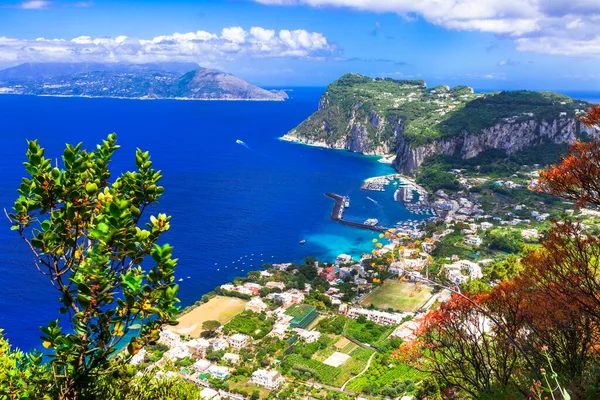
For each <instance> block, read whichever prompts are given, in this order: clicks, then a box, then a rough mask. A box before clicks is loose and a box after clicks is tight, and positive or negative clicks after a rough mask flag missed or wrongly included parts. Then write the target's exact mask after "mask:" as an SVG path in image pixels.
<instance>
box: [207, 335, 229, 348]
mask: <svg viewBox="0 0 600 400" xmlns="http://www.w3.org/2000/svg"><path fill="white" fill-rule="evenodd" d="M209 342H210V345H211V346H212V349H213V351H219V350H225V349H226V348H228V347H229V343H227V340H225V339H223V338H213V339H210V340H209Z"/></svg>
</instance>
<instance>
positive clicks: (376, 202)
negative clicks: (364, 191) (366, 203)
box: [367, 196, 379, 205]
mask: <svg viewBox="0 0 600 400" xmlns="http://www.w3.org/2000/svg"><path fill="white" fill-rule="evenodd" d="M367 199H369V200H371V201H372V202H373V203H375V204H377V205H379V202H378V201H377V200H374V199H372V198H370V197H369V196H367Z"/></svg>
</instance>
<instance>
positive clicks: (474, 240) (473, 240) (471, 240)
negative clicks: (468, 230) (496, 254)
mask: <svg viewBox="0 0 600 400" xmlns="http://www.w3.org/2000/svg"><path fill="white" fill-rule="evenodd" d="M464 240H465V244H466V245H469V246H475V247H479V246H481V244H482V243H483V240H482V239H481V238H480V237H479V236H476V235H470V236H465V239H464Z"/></svg>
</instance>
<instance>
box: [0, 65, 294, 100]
mask: <svg viewBox="0 0 600 400" xmlns="http://www.w3.org/2000/svg"><path fill="white" fill-rule="evenodd" d="M0 93H12V94H27V95H45V96H86V97H118V98H149V99H161V98H178V99H196V100H284V99H286V98H287V94H285V92H283V91H268V90H265V89H262V88H259V87H257V86H254V85H252V84H250V83H248V82H246V81H244V80H242V79H240V78H236V77H234V76H232V75H230V74H226V73H222V72H219V71H214V70H210V69H206V68H198V65H197V64H193V63H150V64H102V63H40V64H21V65H19V66H16V67H12V68H8V69H5V70H2V71H0Z"/></svg>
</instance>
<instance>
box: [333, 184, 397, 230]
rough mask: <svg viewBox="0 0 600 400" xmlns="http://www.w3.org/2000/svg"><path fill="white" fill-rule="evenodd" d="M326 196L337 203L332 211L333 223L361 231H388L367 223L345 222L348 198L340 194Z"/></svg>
mask: <svg viewBox="0 0 600 400" xmlns="http://www.w3.org/2000/svg"><path fill="white" fill-rule="evenodd" d="M325 196H327V197H329V198H331V199H333V200H334V201H335V204H334V206H333V209H332V210H331V216H330V219H331V220H332V221H335V222H338V223H340V224H342V225H346V226H352V227H355V228H360V229H367V230H371V231H376V232H384V231H385V230H386V228H384V227H383V226H376V225H369V224H366V223H362V224H361V223H359V222H352V221H346V220H344V219H343V216H344V208H345V206H344V204H345V200H346V197H344V196H340V195H339V194H335V193H325ZM348 201H349V200H348ZM375 221H376V220H375ZM365 222H366V221H365ZM376 223H377V222H376Z"/></svg>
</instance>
